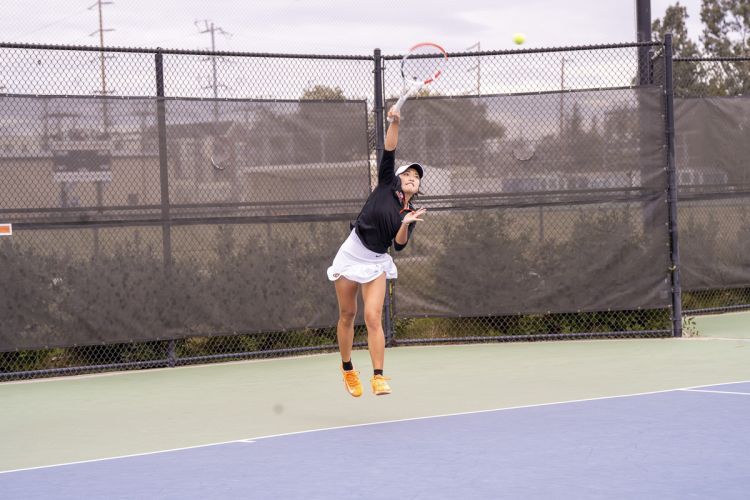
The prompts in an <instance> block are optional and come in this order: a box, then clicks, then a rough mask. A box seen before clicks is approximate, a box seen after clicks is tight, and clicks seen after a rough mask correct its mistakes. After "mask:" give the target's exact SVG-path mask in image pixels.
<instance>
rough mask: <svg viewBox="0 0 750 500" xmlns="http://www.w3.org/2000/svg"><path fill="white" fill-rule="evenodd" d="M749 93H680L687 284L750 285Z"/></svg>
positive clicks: (681, 193) (682, 226)
mask: <svg viewBox="0 0 750 500" xmlns="http://www.w3.org/2000/svg"><path fill="white" fill-rule="evenodd" d="M748 130H750V99H748V98H747V97H701V98H686V99H675V154H676V164H677V180H678V188H679V189H678V193H679V204H678V222H679V234H680V251H681V254H680V257H681V261H682V283H683V287H684V288H685V290H705V289H714V288H732V287H746V286H750V254H749V253H748V251H747V250H748V248H750V141H748Z"/></svg>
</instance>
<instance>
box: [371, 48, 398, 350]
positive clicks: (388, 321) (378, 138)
mask: <svg viewBox="0 0 750 500" xmlns="http://www.w3.org/2000/svg"><path fill="white" fill-rule="evenodd" d="M373 73H374V75H375V96H374V101H373V112H374V113H375V153H376V161H377V163H378V165H380V159H381V158H382V156H383V149H384V148H385V129H384V126H383V125H384V123H383V122H384V118H385V116H384V110H383V58H382V57H381V55H380V49H375V69H374V71H373ZM392 287H393V283H392V282H391V280H386V285H385V303H384V311H383V316H384V318H383V323H384V324H383V327H384V328H383V330H384V333H385V345H386V347H391V346H393V317H392V316H393V308H392V307H391V306H392V299H393V293H392Z"/></svg>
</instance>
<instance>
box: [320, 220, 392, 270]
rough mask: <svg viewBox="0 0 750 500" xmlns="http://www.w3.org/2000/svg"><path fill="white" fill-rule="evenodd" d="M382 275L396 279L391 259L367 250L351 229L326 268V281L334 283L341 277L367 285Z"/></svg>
mask: <svg viewBox="0 0 750 500" xmlns="http://www.w3.org/2000/svg"><path fill="white" fill-rule="evenodd" d="M383 273H385V277H386V278H388V279H396V278H398V270H397V269H396V264H395V263H394V262H393V258H392V257H391V256H390V255H388V253H375V252H373V251H372V250H370V249H368V248H367V247H366V246H364V245H363V244H362V242H361V241H359V237H358V236H357V233H356V231H355V230H354V229H352V232H351V233H349V237H348V238H347V239H346V241H344V243H343V244H342V245H341V248H339V251H338V252H337V253H336V257H334V259H333V265H331V267H329V268H328V279H329V280H331V281H336V280H337V279H339V278H340V277H342V276H343V277H344V278H346V279H349V280H352V281H356V282H357V283H369V282H370V281H372V280H374V279H375V278H377V277H378V276H380V275H381V274H383Z"/></svg>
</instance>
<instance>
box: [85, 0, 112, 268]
mask: <svg viewBox="0 0 750 500" xmlns="http://www.w3.org/2000/svg"><path fill="white" fill-rule="evenodd" d="M113 3H114V2H111V1H109V0H106V1H102V0H96V3H95V4H93V5H92V6H91V7H89V8H88V10H92V9H93V8H94V7H96V8H97V9H98V11H99V29H98V30H96V31H94V32H92V33H91V34H90V35H89V36H94V35H96V34H97V33H98V34H99V70H100V72H101V79H102V90H101V93H102V121H103V126H104V134H103V135H104V137H105V140H106V141H108V143H110V144H111V142H110V139H111V138H110V135H109V133H110V130H109V129H110V121H109V105H108V103H107V72H106V68H105V64H104V59H105V56H104V32H105V31H114V29H104V18H103V16H102V5H112V4H113ZM107 153H108V155H107V156H108V157H109V158H110V160H109V161H110V162H111V156H110V155H111V150H109V151H108V152H107ZM108 168H111V163H110V164H109V165H108ZM103 205H104V184H103V183H102V181H101V180H97V181H96V206H97V207H98V209H99V212H100V213H101V212H102V207H103ZM94 256H96V257H98V256H99V229H97V228H96V227H95V228H94Z"/></svg>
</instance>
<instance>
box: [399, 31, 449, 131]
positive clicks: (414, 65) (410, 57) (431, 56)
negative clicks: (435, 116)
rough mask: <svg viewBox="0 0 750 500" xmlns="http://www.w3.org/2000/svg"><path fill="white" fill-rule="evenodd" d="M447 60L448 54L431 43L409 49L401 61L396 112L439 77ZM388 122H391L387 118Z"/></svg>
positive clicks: (420, 44) (419, 44)
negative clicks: (401, 85) (400, 80)
mask: <svg viewBox="0 0 750 500" xmlns="http://www.w3.org/2000/svg"><path fill="white" fill-rule="evenodd" d="M447 60H448V54H447V53H446V52H445V49H443V48H442V47H441V46H440V45H437V44H435V43H431V42H423V43H418V44H416V45H415V46H413V47H412V48H410V49H409V52H408V53H407V54H406V55H405V56H404V58H403V59H401V78H402V79H403V88H402V89H401V96H400V97H399V98H398V101H396V104H394V108H395V109H396V111H400V110H401V106H403V105H404V103H405V102H406V100H407V99H408V98H409V97H412V96H414V95H416V93H417V92H419V91H420V90H421V89H422V88H424V87H425V86H426V85H429V84H431V83H432V82H434V81H435V80H437V78H438V77H439V76H440V73H442V72H443V68H444V67H445V62H446V61H447ZM388 121H389V122H392V121H393V120H392V119H391V118H388Z"/></svg>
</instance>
